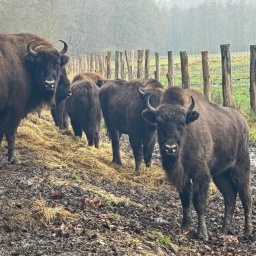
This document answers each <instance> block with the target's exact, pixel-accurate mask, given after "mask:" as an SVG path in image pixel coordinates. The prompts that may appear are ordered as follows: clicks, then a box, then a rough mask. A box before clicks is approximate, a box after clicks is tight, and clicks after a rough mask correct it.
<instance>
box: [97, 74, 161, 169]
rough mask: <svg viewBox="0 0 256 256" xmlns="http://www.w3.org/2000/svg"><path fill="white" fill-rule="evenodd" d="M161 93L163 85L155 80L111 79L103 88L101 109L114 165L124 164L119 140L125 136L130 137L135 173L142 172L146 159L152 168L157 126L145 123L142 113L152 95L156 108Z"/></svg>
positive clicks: (101, 91)
mask: <svg viewBox="0 0 256 256" xmlns="http://www.w3.org/2000/svg"><path fill="white" fill-rule="evenodd" d="M140 88H141V89H140ZM138 91H139V92H140V93H138ZM162 92H163V86H162V85H161V84H160V83H159V82H158V81H157V80H154V79H148V80H133V81H130V82H126V81H124V80H109V81H107V82H106V83H105V84H104V85H103V86H102V87H101V88H100V90H99V97H100V103H101V109H102V113H103V116H104V120H105V123H106V126H107V129H108V133H109V136H110V139H111V141H112V151H113V162H114V163H116V164H122V162H121V157H120V146H119V139H120V137H121V135H122V133H124V134H128V136H129V141H130V144H131V147H132V150H133V155H134V158H135V170H136V171H139V169H140V165H141V162H142V157H143V156H144V161H145V164H146V166H147V167H150V165H151V158H152V153H153V150H154V146H155V143H156V125H154V124H153V125H152V124H150V123H148V122H146V121H145V120H144V119H143V117H142V111H143V110H144V109H145V107H146V99H147V98H148V97H149V95H151V98H150V102H151V104H152V105H153V106H154V107H156V106H157V105H158V103H159V100H160V96H161V94H162Z"/></svg>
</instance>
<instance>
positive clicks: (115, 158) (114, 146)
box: [109, 129, 122, 165]
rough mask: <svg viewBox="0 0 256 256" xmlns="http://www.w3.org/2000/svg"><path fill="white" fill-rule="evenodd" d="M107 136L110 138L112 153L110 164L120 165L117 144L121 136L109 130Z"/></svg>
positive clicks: (118, 145) (115, 131)
mask: <svg viewBox="0 0 256 256" xmlns="http://www.w3.org/2000/svg"><path fill="white" fill-rule="evenodd" d="M109 135H110V138H111V144H112V152H113V160H112V162H113V163H116V164H120V165H121V164H122V161H121V156H120V144H119V139H120V137H121V134H119V132H118V131H117V130H114V129H113V130H112V129H111V130H110V129H109Z"/></svg>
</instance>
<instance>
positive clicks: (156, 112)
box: [142, 96, 199, 158]
mask: <svg viewBox="0 0 256 256" xmlns="http://www.w3.org/2000/svg"><path fill="white" fill-rule="evenodd" d="M191 100H192V103H191V105H190V106H189V107H188V108H185V107H183V106H179V105H171V104H161V105H159V106H158V107H157V108H154V107H152V106H151V104H150V102H149V98H148V99H147V109H146V110H144V111H143V112H142V115H143V117H144V118H145V119H146V120H147V121H148V122H152V123H156V124H157V131H158V142H159V146H160V151H161V155H162V156H167V157H173V158H178V157H179V155H180V145H181V141H182V135H183V131H184V129H185V127H186V126H187V125H189V124H190V123H192V122H194V121H195V120H197V118H198V116H199V113H198V112H196V111H193V109H194V107H195V100H194V98H193V97H192V96H191Z"/></svg>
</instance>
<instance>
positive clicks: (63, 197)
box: [0, 113, 256, 256]
mask: <svg viewBox="0 0 256 256" xmlns="http://www.w3.org/2000/svg"><path fill="white" fill-rule="evenodd" d="M101 141H103V142H101V145H100V149H99V150H97V149H94V148H88V147H87V145H86V142H85V140H84V139H82V140H79V139H77V138H75V137H74V136H72V135H71V132H68V131H66V132H64V134H62V133H61V132H60V131H59V130H58V129H57V128H55V127H54V126H53V124H52V121H51V118H50V117H49V116H48V114H46V113H44V115H43V119H38V118H37V117H36V116H33V115H30V116H29V117H28V119H26V120H24V121H23V122H22V125H21V127H20V128H19V131H18V137H17V152H18V156H19V159H20V160H21V162H22V163H21V164H20V165H10V164H8V163H7V157H6V156H5V154H6V149H5V147H4V146H5V144H3V146H2V147H1V148H0V205H1V206H0V255H1V256H5V255H31V256H33V255H63V256H66V255H77V256H79V255H255V254H256V245H255V242H256V241H255V240H256V231H255V228H254V230H253V233H252V235H251V236H249V237H244V236H243V223H244V218H243V209H242V206H241V203H240V200H239V199H238V202H237V206H236V211H235V216H234V223H233V227H234V229H233V230H232V232H231V234H230V235H228V236H222V235H220V234H219V231H220V226H221V221H222V218H223V206H224V204H223V199H222V197H221V196H220V194H219V192H218V191H216V190H215V189H214V188H213V189H212V190H211V191H210V200H209V205H208V208H207V225H208V230H209V237H210V239H209V242H202V241H199V240H197V239H196V236H195V231H196V226H197V219H196V214H195V212H193V214H194V222H193V225H192V228H191V229H190V230H186V231H182V230H181V229H180V223H181V218H182V215H181V205H180V201H179V196H178V194H177V193H176V191H175V190H174V189H173V188H172V187H171V186H170V185H169V184H168V182H167V181H166V179H165V175H164V172H163V171H162V170H161V168H159V165H160V163H159V155H158V152H157V149H156V152H155V154H154V164H153V166H152V167H151V168H144V169H143V170H142V171H141V173H140V175H136V174H135V173H134V170H133V169H134V162H133V159H132V155H131V151H130V148H129V146H128V144H127V142H126V140H125V139H124V141H123V145H122V147H123V151H122V157H123V160H124V161H123V162H124V165H123V166H121V167H120V166H117V165H114V164H112V163H111V159H112V156H111V147H110V143H109V142H108V141H107V139H106V138H105V135H104V134H102V140H101ZM255 149H256V147H255V145H251V158H252V173H253V176H252V187H253V226H254V227H255V226H256V211H255V204H256V203H255V202H256V200H255V191H256V180H255V169H256V168H255V161H256V156H255V154H254V152H256V150H255Z"/></svg>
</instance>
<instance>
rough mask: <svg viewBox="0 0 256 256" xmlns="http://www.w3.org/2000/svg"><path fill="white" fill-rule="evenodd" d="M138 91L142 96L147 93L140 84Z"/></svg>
mask: <svg viewBox="0 0 256 256" xmlns="http://www.w3.org/2000/svg"><path fill="white" fill-rule="evenodd" d="M138 92H139V94H140V95H142V96H143V95H145V92H144V91H143V90H142V89H141V86H140V85H139V86H138Z"/></svg>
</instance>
